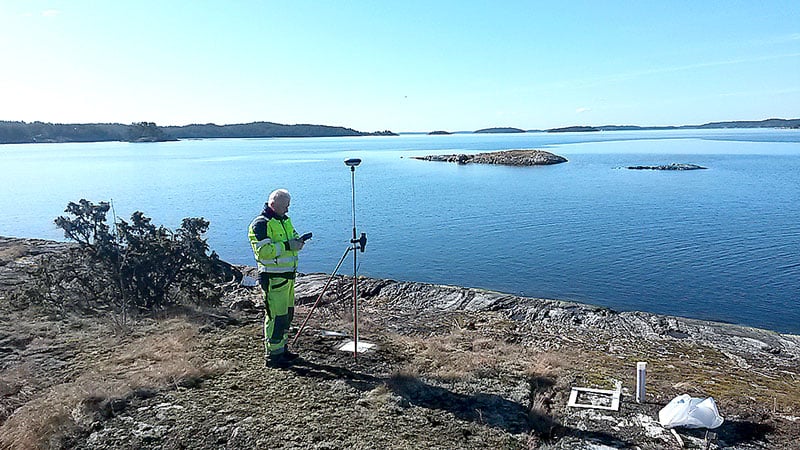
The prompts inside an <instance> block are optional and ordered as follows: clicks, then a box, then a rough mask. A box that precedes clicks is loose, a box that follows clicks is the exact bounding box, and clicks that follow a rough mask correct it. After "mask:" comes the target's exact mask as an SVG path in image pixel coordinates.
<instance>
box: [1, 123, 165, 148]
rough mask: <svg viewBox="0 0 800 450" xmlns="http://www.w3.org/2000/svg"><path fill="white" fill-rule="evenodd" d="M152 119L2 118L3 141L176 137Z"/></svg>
mask: <svg viewBox="0 0 800 450" xmlns="http://www.w3.org/2000/svg"><path fill="white" fill-rule="evenodd" d="M174 139H175V138H173V137H171V136H169V135H168V134H166V133H164V130H163V128H161V127H159V126H158V125H156V124H155V123H153V122H137V123H132V124H130V125H123V124H119V123H82V124H61V123H45V122H31V123H26V122H8V121H0V144H29V143H52V142H105V141H126V142H157V141H168V140H174Z"/></svg>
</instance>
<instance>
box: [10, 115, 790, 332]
mask: <svg viewBox="0 0 800 450" xmlns="http://www.w3.org/2000/svg"><path fill="white" fill-rule="evenodd" d="M512 148H542V149H546V150H549V151H551V152H553V153H556V154H559V155H563V156H565V157H566V158H568V159H569V162H568V163H566V164H560V165H556V166H549V167H528V168H515V167H502V166H478V165H467V166H458V165H454V164H448V163H435V162H426V161H418V160H414V159H411V158H410V157H411V156H422V155H428V154H441V153H456V152H463V153H474V152H479V151H491V150H503V149H512ZM350 157H358V158H362V159H363V163H362V165H361V166H360V167H359V168H358V169H357V170H356V173H355V183H356V221H357V225H358V229H359V232H361V231H363V232H366V233H367V236H368V238H369V243H368V246H367V251H366V252H365V253H363V254H359V262H360V269H359V273H360V274H364V275H368V276H374V277H382V278H392V279H397V280H415V281H423V282H431V283H443V284H454V285H464V286H472V287H481V288H487V289H492V290H497V291H502V292H509V293H514V294H520V295H525V296H535V297H547V298H558V299H566V300H576V301H581V302H585V303H592V304H597V305H604V306H608V307H611V308H614V309H617V310H645V311H651V312H656V313H664V314H672V315H680V316H687V317H694V318H700V319H711V320H718V321H727V322H734V323H739V324H745V325H752V326H757V327H763V328H770V329H774V330H778V331H782V332H790V333H796V334H800V308H798V300H800V208H798V206H797V201H798V199H800V131H798V130H703V131H697V130H673V131H636V132H602V133H567V134H546V133H526V134H504V135H473V134H463V135H460V134H459V135H451V136H426V135H403V136H400V137H359V138H305V139H230V140H228V139H224V140H187V141H181V142H170V143H157V144H127V143H93V144H33V145H4V146H0V186H2V197H1V198H0V235H5V236H20V237H39V238H48V239H63V235H62V234H61V232H60V231H59V230H58V229H56V228H55V226H54V225H53V219H54V218H55V217H56V216H58V215H60V214H62V213H63V210H64V208H65V206H66V204H67V202H69V201H77V200H79V199H81V198H86V199H89V200H92V201H95V202H99V201H108V200H112V201H113V204H114V210H115V212H116V214H117V216H119V217H124V218H128V217H130V214H131V212H133V211H135V210H140V211H143V212H144V213H145V215H147V216H149V217H152V218H153V220H154V222H155V223H157V224H163V225H166V226H168V227H171V228H175V227H177V226H178V225H179V224H180V220H181V219H182V218H184V217H196V216H202V217H205V218H206V219H208V220H210V222H211V228H210V231H209V234H208V238H209V243H210V245H211V247H212V248H213V249H215V250H216V251H217V252H218V253H219V254H220V256H221V257H222V258H223V259H226V260H228V261H230V262H233V263H240V264H252V255H251V252H250V248H249V246H248V243H247V225H248V224H249V222H250V220H251V219H252V217H253V216H254V215H255V214H257V213H258V212H259V211H260V210H261V207H262V205H263V203H264V201H265V200H266V197H267V195H268V194H269V192H270V191H271V190H272V189H274V188H276V187H285V188H288V189H289V190H290V191H291V192H292V194H293V201H292V206H291V209H290V215H291V216H292V218H293V221H294V223H295V225H296V226H297V227H298V231H300V232H301V233H302V232H305V231H313V232H314V239H313V240H312V241H310V243H309V244H308V245H307V246H306V248H305V249H304V250H303V254H302V259H301V270H302V271H303V272H330V271H332V270H333V268H334V266H335V264H336V263H337V262H338V260H339V258H340V257H341V255H342V254H343V253H344V251H345V249H346V248H347V246H348V240H349V238H350V235H351V233H352V229H351V228H352V214H351V190H350V182H351V178H350V171H349V169H348V168H347V167H345V166H344V164H343V163H342V161H343V160H344V159H346V158H350ZM672 162H682V163H694V164H700V165H703V166H706V167H708V168H709V169H708V170H700V171H688V172H658V171H632V170H626V169H620V168H619V167H620V166H627V165H640V164H665V163H672ZM341 273H344V274H347V273H352V262H350V260H348V263H346V264H344V266H343V267H342V270H341Z"/></svg>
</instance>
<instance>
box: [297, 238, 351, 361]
mask: <svg viewBox="0 0 800 450" xmlns="http://www.w3.org/2000/svg"><path fill="white" fill-rule="evenodd" d="M350 250H352V248H350V247H348V248H347V250H345V251H344V255H342V259H340V260H339V264H336V268H335V269H333V273H331V276H330V277H328V281H327V282H325V286H324V287H323V288H322V292H320V293H319V296H318V297H317V301H315V302H314V305H313V306H312V307H311V311H309V312H308V315H307V316H306V318H305V320H303V324H302V325H300V329H298V330H297V334H295V336H294V340H292V346H294V345H295V344H297V340H298V339H299V338H300V334H301V333H302V332H303V329H304V328H305V327H306V323H307V322H308V319H310V318H311V314H312V313H314V310H315V309H316V308H317V305H318V304H319V302H320V301H321V300H322V296H323V295H325V291H327V290H328V286H330V284H331V281H333V277H335V276H336V272H338V271H339V267H341V266H342V262H344V259H345V258H346V257H347V253H348V252H349V251H350Z"/></svg>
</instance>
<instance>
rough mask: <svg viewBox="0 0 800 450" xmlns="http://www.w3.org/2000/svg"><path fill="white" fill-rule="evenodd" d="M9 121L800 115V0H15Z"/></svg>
mask: <svg viewBox="0 0 800 450" xmlns="http://www.w3.org/2000/svg"><path fill="white" fill-rule="evenodd" d="M0 58H2V61H3V62H2V66H0V120H24V121H36V120H40V121H45V122H58V123H87V122H119V123H130V122H135V121H150V122H156V123H158V124H159V125H185V124H189V123H209V122H214V123H217V124H227V123H244V122H252V121H262V120H263V121H271V122H278V123H287V124H294V123H313V124H324V125H336V126H345V127H350V128H355V129H357V130H361V131H376V130H384V129H390V130H392V131H400V132H402V131H431V130H450V131H457V130H475V129H479V128H486V127H493V126H511V127H518V128H523V129H541V128H551V127H560V126H569V125H607V124H635V125H681V124H699V123H705V122H711V121H724V120H760V119H766V118H770V117H780V118H797V117H800V1H797V0H790V1H769V0H767V1H759V2H756V1H734V0H730V1H721V2H717V1H668V2H666V1H659V2H656V1H644V0H643V1H615V2H612V1H584V2H582V1H563V2H553V1H543V2H537V1H469V0H461V1H434V0H429V1H416V0H404V1H377V0H376V1H355V0H354V1H346V0H340V1H313V2H312V1H303V0H293V1H237V0H226V1H210V0H209V1H202V0H196V1H175V0H172V1H168V0H160V1H150V0H139V1H135V2H134V1H127V0H116V1H100V0H97V1H87V0H64V1H55V0H48V1H44V0H28V1H23V0H0Z"/></svg>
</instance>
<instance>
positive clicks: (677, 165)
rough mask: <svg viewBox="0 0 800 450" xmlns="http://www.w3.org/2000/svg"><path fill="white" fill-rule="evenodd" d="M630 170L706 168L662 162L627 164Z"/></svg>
mask: <svg viewBox="0 0 800 450" xmlns="http://www.w3.org/2000/svg"><path fill="white" fill-rule="evenodd" d="M626 168H627V169H630V170H701V169H707V167H703V166H698V165H697V164H679V163H672V164H662V165H659V166H628V167H626Z"/></svg>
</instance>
